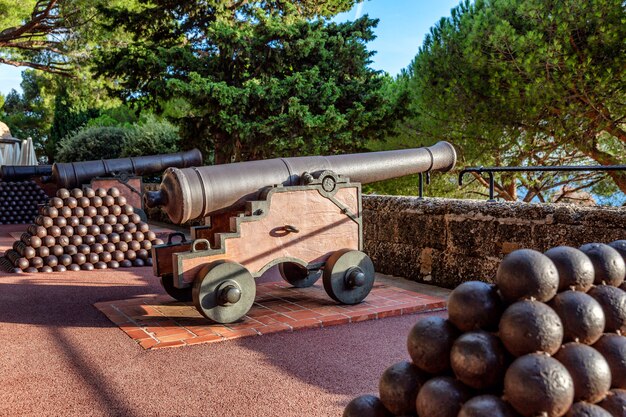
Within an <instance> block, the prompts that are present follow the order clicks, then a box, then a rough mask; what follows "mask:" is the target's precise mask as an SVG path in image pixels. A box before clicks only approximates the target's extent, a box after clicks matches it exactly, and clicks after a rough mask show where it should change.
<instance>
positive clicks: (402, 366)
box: [378, 361, 428, 415]
mask: <svg viewBox="0 0 626 417" xmlns="http://www.w3.org/2000/svg"><path fill="white" fill-rule="evenodd" d="M427 380H428V375H427V374H426V373H425V372H424V371H422V370H420V369H419V368H418V367H417V366H415V365H414V364H412V363H410V362H406V361H402V362H398V363H396V364H394V365H391V366H390V367H389V368H387V369H386V370H385V372H383V374H382V376H381V377H380V381H379V383H378V391H379V394H380V400H381V401H382V403H383V404H384V406H385V408H386V409H387V410H389V411H390V412H391V413H392V414H394V415H405V414H415V399H416V398H417V393H418V391H419V390H420V388H421V387H422V385H423V384H424V383H425V382H426V381H427Z"/></svg>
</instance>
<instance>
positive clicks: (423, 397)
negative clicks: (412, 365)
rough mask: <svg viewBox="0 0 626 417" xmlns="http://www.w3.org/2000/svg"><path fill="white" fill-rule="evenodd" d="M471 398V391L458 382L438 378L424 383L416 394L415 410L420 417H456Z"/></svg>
mask: <svg viewBox="0 0 626 417" xmlns="http://www.w3.org/2000/svg"><path fill="white" fill-rule="evenodd" d="M470 398H471V391H470V389H469V388H468V387H466V386H465V385H463V383H461V382H460V381H458V380H456V379H454V378H451V377H448V376H438V377H435V378H432V379H430V380H429V381H428V382H426V383H425V384H424V385H423V386H422V388H421V389H420V390H419V393H418V394H417V400H416V410H417V415H418V416H420V417H457V415H458V414H459V412H460V411H461V407H462V406H463V404H464V403H465V402H467V401H468V400H469V399H470Z"/></svg>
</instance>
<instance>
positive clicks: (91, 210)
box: [83, 206, 98, 217]
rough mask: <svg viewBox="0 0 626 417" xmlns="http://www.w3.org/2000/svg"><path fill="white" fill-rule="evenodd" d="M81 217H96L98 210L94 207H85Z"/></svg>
mask: <svg viewBox="0 0 626 417" xmlns="http://www.w3.org/2000/svg"><path fill="white" fill-rule="evenodd" d="M83 215H85V216H89V217H96V216H97V215H98V210H97V209H96V208H95V207H94V206H87V207H85V208H83Z"/></svg>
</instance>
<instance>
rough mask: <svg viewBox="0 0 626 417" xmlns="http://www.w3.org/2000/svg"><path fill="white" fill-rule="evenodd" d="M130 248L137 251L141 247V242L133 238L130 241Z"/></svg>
mask: <svg viewBox="0 0 626 417" xmlns="http://www.w3.org/2000/svg"><path fill="white" fill-rule="evenodd" d="M128 249H131V250H134V251H135V252H137V251H138V250H140V249H141V243H139V242H137V241H136V240H131V241H130V242H128Z"/></svg>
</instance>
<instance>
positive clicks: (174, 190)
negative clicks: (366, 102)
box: [144, 142, 456, 224]
mask: <svg viewBox="0 0 626 417" xmlns="http://www.w3.org/2000/svg"><path fill="white" fill-rule="evenodd" d="M455 163H456V152H455V150H454V147H453V146H452V145H451V144H449V143H448V142H439V143H437V144H435V145H433V146H430V147H425V148H416V149H402V150H396V151H383V152H368V153H358V154H349V155H332V156H303V157H296V158H277V159H267V160H262V161H248V162H238V163H233V164H224V165H212V166H204V167H197V168H187V169H176V168H170V169H168V170H167V171H166V172H165V174H164V175H163V180H162V181H161V186H160V189H159V191H152V192H149V193H147V194H146V195H145V197H144V198H145V205H146V206H147V207H163V209H164V210H165V212H166V213H167V214H168V216H169V218H170V219H171V220H172V221H173V222H174V223H178V224H180V223H184V222H186V221H188V220H191V219H197V218H200V217H206V216H209V215H210V214H213V213H220V212H224V211H228V210H233V209H236V208H238V207H242V206H244V205H245V202H246V201H249V200H254V199H256V198H257V197H258V195H259V193H260V191H261V190H262V189H263V188H265V187H267V186H271V185H277V184H282V185H285V186H288V185H298V184H299V183H300V176H301V175H302V174H303V173H305V172H307V173H311V174H315V173H319V172H321V171H327V170H328V171H333V172H335V173H337V174H339V175H342V176H344V177H349V178H350V180H352V181H355V182H360V183H363V184H367V183H371V182H375V181H382V180H386V179H390V178H396V177H401V176H404V175H411V174H417V173H420V172H427V171H449V170H451V169H452V168H454V164H455Z"/></svg>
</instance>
